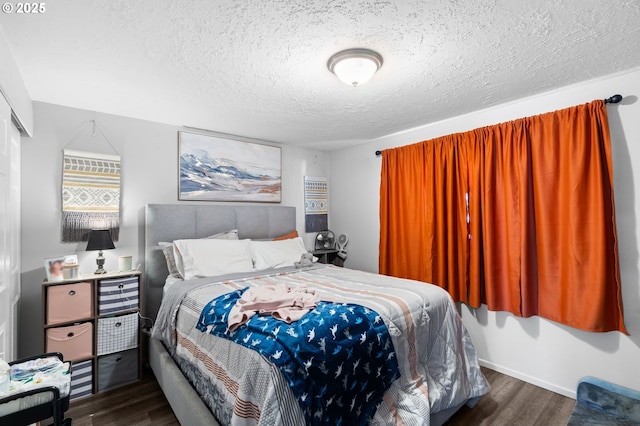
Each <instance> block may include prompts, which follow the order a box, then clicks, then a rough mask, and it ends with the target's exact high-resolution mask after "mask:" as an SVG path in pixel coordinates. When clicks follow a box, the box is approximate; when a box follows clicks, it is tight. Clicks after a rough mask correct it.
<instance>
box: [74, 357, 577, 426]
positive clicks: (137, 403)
mask: <svg viewBox="0 0 640 426" xmlns="http://www.w3.org/2000/svg"><path fill="white" fill-rule="evenodd" d="M482 372H483V373H484V375H485V377H486V378H487V380H488V381H489V383H490V384H491V392H489V393H488V394H487V395H485V396H483V397H482V398H480V401H479V402H478V404H477V405H476V406H475V407H474V408H469V407H466V406H465V407H463V408H461V409H460V411H458V413H456V414H455V415H454V416H453V417H452V418H451V419H450V420H449V421H448V422H447V426H502V425H505V426H506V425H508V426H564V425H566V424H567V421H568V419H569V416H570V415H571V410H573V406H574V404H575V401H574V400H572V399H570V398H567V397H564V396H562V395H558V394H556V393H553V392H550V391H547V390H545V389H542V388H539V387H537V386H534V385H531V384H529V383H525V382H523V381H521V380H518V379H515V378H513V377H509V376H506V375H504V374H500V373H498V372H496V371H493V370H489V369H486V368H483V369H482ZM67 417H71V418H73V425H74V426H116V425H117V426H119V425H131V426H151V425H153V426H174V425H178V424H179V423H178V420H177V419H176V417H175V416H174V414H173V411H172V410H171V407H170V406H169V403H168V402H167V400H166V398H165V397H164V394H163V393H162V389H160V386H159V385H158V382H157V381H156V379H155V377H154V376H153V374H152V373H151V372H150V371H147V372H146V373H145V375H144V377H143V380H142V381H140V382H137V383H134V384H131V385H128V386H125V387H122V388H119V389H114V390H112V391H108V392H103V393H101V394H98V395H94V396H91V397H88V398H84V399H81V400H76V401H72V402H71V407H70V409H69V411H68V412H67ZM185 426H188V425H185Z"/></svg>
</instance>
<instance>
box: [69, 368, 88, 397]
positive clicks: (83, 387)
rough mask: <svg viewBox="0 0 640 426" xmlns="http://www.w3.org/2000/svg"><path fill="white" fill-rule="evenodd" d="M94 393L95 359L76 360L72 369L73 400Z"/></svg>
mask: <svg viewBox="0 0 640 426" xmlns="http://www.w3.org/2000/svg"><path fill="white" fill-rule="evenodd" d="M92 393H93V361H92V360H87V361H80V362H74V363H73V368H72V370H71V400H74V399H77V398H83V397H85V396H90V395H91V394H92Z"/></svg>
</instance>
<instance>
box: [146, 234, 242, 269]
mask: <svg viewBox="0 0 640 426" xmlns="http://www.w3.org/2000/svg"><path fill="white" fill-rule="evenodd" d="M202 239H203V240H238V239H239V238H238V230H237V229H231V230H229V231H224V232H218V233H217V234H213V235H210V236H208V237H205V238H202ZM158 245H159V246H160V248H161V249H162V254H164V258H165V260H166V261H167V269H168V270H169V275H171V276H174V277H176V278H184V275H182V274H181V269H182V266H180V268H178V263H179V262H180V263H181V262H182V259H180V256H176V254H175V249H174V245H173V243H172V242H171V243H169V242H165V241H161V242H159V243H158Z"/></svg>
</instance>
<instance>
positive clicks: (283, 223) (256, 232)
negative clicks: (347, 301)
mask: <svg viewBox="0 0 640 426" xmlns="http://www.w3.org/2000/svg"><path fill="white" fill-rule="evenodd" d="M230 229H237V230H238V236H239V237H240V238H242V239H244V238H256V239H257V238H273V237H277V236H279V235H284V234H286V233H288V232H291V231H293V230H295V229H296V208H295V207H285V206H230V205H193V204H147V207H146V211H145V267H144V298H145V308H146V309H145V315H146V316H148V317H151V318H155V317H156V314H157V312H158V308H159V307H160V302H161V301H162V287H163V286H164V282H165V280H166V278H167V275H168V274H169V272H168V270H167V263H166V261H165V259H164V255H163V254H162V250H161V249H160V247H159V246H158V243H159V242H160V241H168V242H170V241H173V240H178V239H183V238H202V237H207V236H209V235H212V234H216V233H218V232H223V231H228V230H230Z"/></svg>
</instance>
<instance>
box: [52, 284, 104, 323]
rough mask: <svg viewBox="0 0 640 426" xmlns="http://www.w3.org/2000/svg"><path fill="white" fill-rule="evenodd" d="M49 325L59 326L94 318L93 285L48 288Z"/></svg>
mask: <svg viewBox="0 0 640 426" xmlns="http://www.w3.org/2000/svg"><path fill="white" fill-rule="evenodd" d="M46 308H47V324H58V323H61V322H71V321H76V320H80V319H86V318H89V317H91V316H93V303H92V297H91V283H89V282H87V283H75V284H64V285H52V286H49V287H47V307H46Z"/></svg>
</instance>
